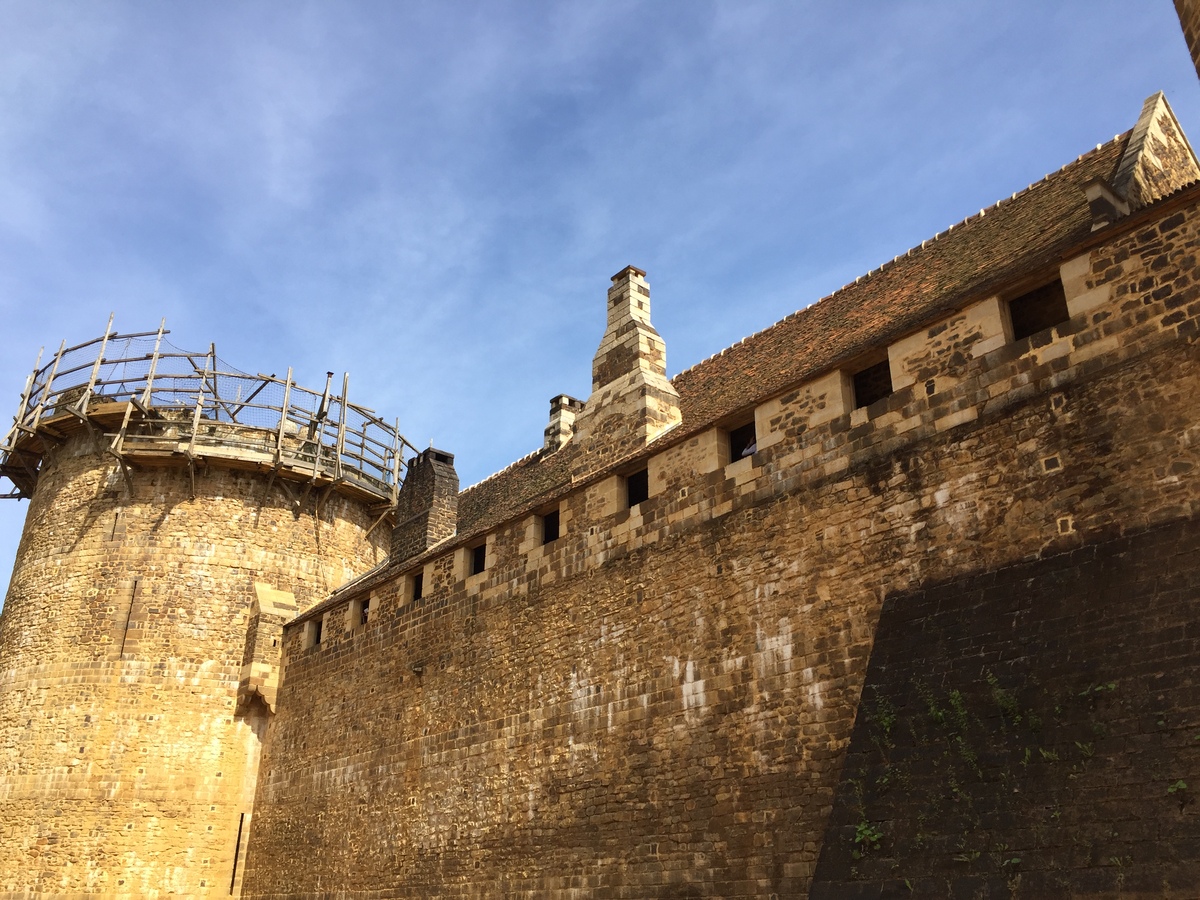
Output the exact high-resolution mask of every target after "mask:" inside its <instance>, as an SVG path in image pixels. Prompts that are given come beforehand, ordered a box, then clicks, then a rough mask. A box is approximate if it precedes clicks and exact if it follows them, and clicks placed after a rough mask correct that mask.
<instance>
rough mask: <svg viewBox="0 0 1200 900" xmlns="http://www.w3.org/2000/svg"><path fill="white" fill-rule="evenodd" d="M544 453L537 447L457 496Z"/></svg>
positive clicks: (543, 448)
mask: <svg viewBox="0 0 1200 900" xmlns="http://www.w3.org/2000/svg"><path fill="white" fill-rule="evenodd" d="M545 452H546V448H545V447H539V448H538V449H536V450H534V451H533V452H532V453H526V454H525V455H524V456H522V457H521V458H520V459H518V460H515V461H513V462H510V463H509V464H508V465H507V466H505V467H504V468H503V469H500V470H499V471H496V472H493V473H492V474H491V475H487V476H484V477H483V478H482V479H480V480H479V481H477V482H475V483H474V484H472V485H468V486H467V487H465V488H463V489H462V491H460V492H459V496H461V495H462V494H465V493H467V492H468V491H473V490H475V488H477V487H482V486H483V485H485V484H487V483H488V482H489V481H491V480H492V479H493V478H499V477H500V476H501V475H503V474H504V473H505V472H507V471H509V470H510V469H515V468H516V467H517V466H519V465H521V464H522V463H527V462H529V461H530V460H531V459H533V458H534V457H535V456H537V455H538V454H540V453H545Z"/></svg>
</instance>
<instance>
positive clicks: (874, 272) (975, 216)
mask: <svg viewBox="0 0 1200 900" xmlns="http://www.w3.org/2000/svg"><path fill="white" fill-rule="evenodd" d="M1131 131H1132V129H1131V130H1130V131H1126V132H1123V133H1122V134H1116V135H1113V138H1112V140H1110V141H1105V142H1103V143H1100V144H1097V145H1096V146H1095V147H1093V148H1092V149H1091V150H1088V151H1087V152H1086V153H1081V154H1080V155H1079V156H1077V157H1076V158H1075V159H1073V160H1072V161H1071V162H1068V163H1065V164H1064V165H1062V166H1060V167H1059V168H1058V169H1056V170H1054V171H1053V172H1048V173H1046V174H1045V175H1043V176H1042V177H1041V178H1039V179H1038V180H1037V181H1034V182H1032V183H1031V184H1029V185H1028V186H1027V187H1024V188H1022V189H1021V190H1019V191H1015V192H1013V193H1012V194H1011V195H1010V196H1008V197H1002V198H1000V199H999V200H997V201H996V202H995V203H993V204H992V205H991V206H985V207H984V208H983V209H981V210H979V212H977V213H972V214H971V215H969V216H967V217H966V218H965V219H962V220H960V221H958V222H954V223H953V224H951V225H950V226H949V227H947V228H946V229H944V230H942V231H939V232H938V233H937V234H935V235H934V236H933V237H931V238H926V239H925V240H923V241H921V243H920V244H919V245H916V246H913V247H910V248H909V249H908V250H906V251H905V252H904V253H899V254H897V255H896V256H893V257H892V258H891V260H889V261H887V262H884V263H882V264H880V265H879V266H878V267H877V268H874V269H870V270H868V271H867V272H866V274H864V275H859V276H858V277H857V278H855V279H854V280H853V281H849V282H846V284H843V285H842V286H841V287H839V288H837V289H836V290H834V291H832V292H830V293H828V294H826V295H825V296H824V297H821V298H819V299H817V300H814V301H813V302H812V303H810V304H808V305H807V306H802V307H800V308H799V309H797V310H795V311H794V312H790V313H788V314H787V315H786V316H784V317H783V318H782V319H779V320H778V321H776V322H772V323H771V324H770V325H767V326H766V327H764V328H760V329H759V330H758V331H755V332H752V333H751V334H748V335H746V336H745V337H743V338H742V339H741V340H739V341H736V342H735V343H733V344H730V345H729V346H727V347H724V348H723V349H721V350H719V351H717V352H716V353H713V354H712V355H710V356H707V357H705V358H704V359H702V360H700V361H699V362H696V363H693V364H692V365H690V366H688V367H687V368H686V369H683V370H681V371H679V372H678V373H676V374H675V376H674V377H673V378H672V379H671V381H672V383H673V382H674V381H675V379H676V378H680V377H682V376H684V375H687V374H689V373H690V372H692V371H693V370H695V369H698V368H700V367H701V366H703V365H704V364H705V363H708V362H711V361H712V360H714V359H718V358H719V357H722V356H724V355H725V354H726V353H727V352H728V351H730V350H732V349H734V348H735V347H739V346H741V345H742V344H744V343H746V342H747V341H749V340H752V339H754V338H756V337H758V336H759V335H761V334H765V333H766V332H768V331H770V330H771V329H772V328H775V327H777V326H779V325H782V324H784V323H785V322H790V321H792V320H793V319H795V318H796V317H797V316H799V315H801V314H802V313H806V312H807V311H808V310H810V309H813V308H814V307H816V306H818V305H819V304H821V303H825V302H826V301H828V300H832V299H833V298H835V297H838V296H840V295H841V294H843V293H844V292H845V291H847V290H849V289H850V288H852V287H854V286H855V285H858V284H860V283H861V282H864V281H867V280H868V279H870V278H872V277H875V276H878V275H880V274H882V273H883V271H884V269H890V268H891V267H892V266H894V265H896V264H897V263H898V262H899V261H900V260H902V259H908V258H909V257H911V256H913V255H914V254H917V253H920V252H921V251H922V250H925V249H928V247H929V246H930V245H931V244H933V243H934V241H938V240H941V239H943V238H945V237H946V236H947V235H949V234H950V233H951V232H952V231H954V230H955V229H956V228H957V229H960V230H961V229H962V228H963V227H965V226H967V225H969V224H971V223H972V222H977V221H979V220H980V219H982V218H985V217H986V216H987V214H988V213H989V212H991V211H993V210H996V209H999V208H1000V206H1001V205H1003V204H1010V203H1012V202H1014V201H1015V200H1017V199H1018V198H1019V197H1024V196H1025V195H1026V194H1028V193H1029V192H1030V191H1032V190H1033V189H1034V188H1036V187H1038V186H1039V185H1042V184H1045V183H1046V182H1048V181H1049V180H1050V179H1051V178H1052V177H1053V176H1055V175H1060V174H1062V173H1063V172H1065V171H1066V170H1067V169H1069V168H1070V167H1072V166H1077V165H1079V164H1080V163H1082V162H1083V161H1084V160H1085V159H1087V158H1088V157H1090V156H1093V155H1095V154H1097V153H1099V152H1101V151H1102V150H1104V149H1105V148H1106V147H1108V146H1111V145H1112V144H1115V143H1117V142H1118V141H1120V140H1122V139H1124V138H1127V137H1128V136H1129V135H1130V133H1131Z"/></svg>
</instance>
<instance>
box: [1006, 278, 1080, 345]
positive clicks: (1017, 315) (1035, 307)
mask: <svg viewBox="0 0 1200 900" xmlns="http://www.w3.org/2000/svg"><path fill="white" fill-rule="evenodd" d="M1008 314H1009V317H1010V318H1011V319H1012V327H1013V340H1014V341H1019V340H1021V339H1022V338H1027V337H1029V336H1030V335H1033V334H1037V333H1038V332H1039V331H1045V330H1046V329H1047V328H1053V327H1054V326H1055V325H1058V324H1060V323H1062V322H1065V321H1067V319H1069V318H1071V313H1070V310H1068V309H1067V295H1066V293H1065V292H1064V291H1063V286H1062V282H1061V281H1058V280H1055V281H1052V282H1050V283H1049V284H1044V285H1042V286H1041V287H1040V288H1035V289H1034V290H1032V291H1029V292H1028V293H1025V294H1022V295H1021V296H1020V297H1014V298H1013V299H1012V300H1009V301H1008Z"/></svg>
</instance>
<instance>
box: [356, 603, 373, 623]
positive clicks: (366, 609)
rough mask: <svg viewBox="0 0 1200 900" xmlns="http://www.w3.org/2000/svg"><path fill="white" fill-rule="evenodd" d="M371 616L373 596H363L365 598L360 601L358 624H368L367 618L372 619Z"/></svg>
mask: <svg viewBox="0 0 1200 900" xmlns="http://www.w3.org/2000/svg"><path fill="white" fill-rule="evenodd" d="M370 617H371V598H370V597H364V598H363V599H362V600H361V601H360V602H359V608H358V624H359V625H366V624H367V620H368V619H370Z"/></svg>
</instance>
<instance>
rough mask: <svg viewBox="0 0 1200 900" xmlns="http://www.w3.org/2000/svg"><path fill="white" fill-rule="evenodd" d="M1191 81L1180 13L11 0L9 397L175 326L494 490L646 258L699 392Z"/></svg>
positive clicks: (4, 215)
mask: <svg viewBox="0 0 1200 900" xmlns="http://www.w3.org/2000/svg"><path fill="white" fill-rule="evenodd" d="M1160 89H1161V90H1164V91H1166V92H1167V96H1168V99H1169V100H1170V102H1171V103H1172V105H1173V106H1174V108H1175V111H1176V113H1177V115H1178V116H1179V118H1180V120H1181V121H1182V123H1183V126H1184V128H1185V129H1186V130H1189V131H1190V132H1191V133H1192V135H1193V136H1194V137H1197V136H1200V83H1198V82H1197V78H1196V74H1195V70H1194V69H1193V67H1192V65H1191V62H1190V59H1189V58H1188V54H1187V50H1186V47H1185V45H1184V42H1183V38H1182V36H1181V34H1180V32H1179V27H1178V22H1177V20H1176V18H1175V13H1174V10H1173V8H1172V5H1171V3H1170V2H1168V0H1155V2H1153V3H1146V2H1144V0H1138V2H1135V0H1127V2H1100V0H1079V2H1066V3H1046V2H1044V0H1042V2H1015V0H1004V2H976V3H970V4H966V3H961V2H886V3H883V2H880V3H868V2H858V3H815V2H773V3H769V2H753V0H738V2H704V0H686V2H685V0H672V2H668V0H661V2H655V3H642V2H621V0H605V2H603V3H597V2H582V0H581V2H556V3H541V2H536V0H521V2H504V0H487V2H467V0H461V2H460V0H448V2H438V3H405V2H359V3H339V2H324V3H302V2H289V3H282V2H273V3H256V2H237V3H234V2H212V3H193V4H184V3H130V4H125V3H117V2H104V3H99V2H98V3H87V4H84V3H75V4H69V3H58V4H48V3H44V2H29V3H24V2H9V0H3V2H0V314H2V319H0V321H2V322H3V326H2V328H3V335H4V340H3V344H2V349H0V395H2V396H3V397H7V398H8V399H7V402H8V403H9V405H10V406H11V407H12V411H13V412H15V411H16V405H17V402H18V397H19V393H20V390H21V388H22V386H23V384H24V379H25V376H26V375H27V374H28V372H29V370H30V369H31V368H32V366H33V362H34V359H35V357H36V355H37V352H38V348H39V347H41V346H43V345H45V346H46V347H47V348H48V352H52V351H53V349H54V348H56V347H57V345H58V343H59V342H60V341H61V340H62V339H64V338H65V339H66V340H67V342H68V343H77V342H80V341H83V340H87V339H89V338H92V337H95V336H98V335H100V334H101V333H102V332H103V330H104V325H105V322H106V321H107V317H108V314H109V312H110V311H115V313H116V321H115V327H116V328H117V329H118V330H120V331H126V332H128V331H141V330H150V329H153V328H155V327H156V326H157V324H158V320H159V319H160V318H161V317H163V316H165V317H166V318H167V324H168V327H169V328H170V329H171V330H172V336H171V340H172V341H173V342H174V343H175V344H176V345H179V346H183V347H186V348H188V349H200V350H203V349H205V348H207V346H208V344H209V343H210V342H215V343H216V346H217V350H218V354H219V355H220V356H221V357H222V358H223V359H225V360H227V361H228V362H230V363H231V364H233V365H235V366H237V367H238V368H240V369H243V370H246V371H250V372H260V371H261V372H278V373H283V372H284V371H286V369H287V367H288V366H289V365H290V366H293V367H294V368H295V370H296V373H297V376H298V378H300V379H301V380H302V381H303V382H305V383H307V384H308V385H309V386H311V387H314V388H318V389H319V388H320V387H321V386H322V385H323V383H324V382H323V376H324V373H325V371H326V370H334V371H336V372H337V373H339V376H340V373H342V372H344V371H348V372H349V373H350V378H351V382H350V383H351V399H353V400H356V401H358V402H361V403H364V404H366V405H368V406H370V407H373V408H374V409H376V410H378V411H379V412H380V413H381V414H382V415H383V416H384V417H385V418H388V419H391V418H394V417H397V416H398V417H399V418H400V423H401V431H402V432H404V434H405V435H406V436H407V437H408V438H409V439H410V440H411V441H412V442H413V443H414V444H416V445H418V446H425V445H427V444H428V443H429V442H430V440H431V439H432V440H433V441H434V442H435V443H436V444H437V445H438V446H440V447H443V448H445V449H447V450H450V451H451V452H453V453H455V454H456V456H457V465H458V470H459V474H460V476H461V477H462V480H463V483H464V485H466V484H471V483H473V482H475V481H478V480H480V479H481V478H483V477H485V476H487V475H488V474H490V473H491V472H493V471H495V470H497V469H499V468H502V467H503V466H505V465H507V464H508V463H509V462H511V461H512V460H514V459H516V458H518V457H520V456H523V455H524V454H526V453H528V452H529V451H531V450H533V449H535V448H537V447H538V446H540V443H541V433H542V428H543V427H544V425H545V423H546V420H547V414H548V401H549V399H550V397H552V396H553V395H555V394H557V393H561V392H566V393H570V394H573V395H575V396H577V397H580V398H586V397H587V394H588V391H589V387H590V366H591V358H592V354H593V352H594V351H595V348H596V344H597V343H598V341H599V338H600V334H601V332H602V330H603V318H604V298H605V290H606V288H607V286H608V279H609V276H610V275H612V274H613V273H615V272H616V271H618V270H619V269H621V268H622V267H624V266H625V265H627V264H630V263H632V264H634V265H637V266H640V267H641V268H644V269H646V270H647V271H648V273H649V279H650V283H651V286H652V290H653V303H654V313H653V314H654V321H655V324H656V326H657V327H658V330H659V331H660V332H661V333H662V335H663V337H664V338H665V340H666V342H667V351H668V368H669V370H670V374H674V373H676V372H678V371H679V370H681V369H683V368H686V367H688V366H690V365H692V364H694V363H696V362H698V361H699V360H701V359H703V358H705V357H707V356H709V355H711V354H713V353H715V352H717V351H719V350H720V349H722V348H723V347H725V346H727V345H729V344H731V343H733V342H735V341H736V340H738V339H739V338H741V337H743V336H745V335H746V334H749V333H751V332H753V331H756V330H758V329H761V328H763V327H765V326H767V325H769V324H770V323H772V322H774V321H776V320H777V319H779V318H782V317H783V316H785V315H787V314H788V313H790V312H792V311H794V310H796V309H798V308H800V307H803V306H806V305H808V304H809V303H811V302H813V301H815V300H817V299H819V298H820V297H822V296H824V295H825V294H827V293H829V292H830V291H832V290H835V289H836V288H838V287H839V286H841V285H842V284H844V283H845V282H847V281H852V280H853V279H854V278H855V277H856V276H857V275H860V274H862V273H864V272H866V271H867V270H869V269H872V268H874V267H876V266H878V265H879V264H880V263H882V262H884V261H886V260H889V259H891V258H892V257H893V256H895V255H896V254H898V253H901V252H903V251H905V250H906V249H908V248H909V247H911V246H913V245H915V244H919V243H920V242H921V240H922V239H924V238H926V237H929V236H931V235H933V234H934V233H936V232H938V231H941V230H942V229H944V228H945V227H946V226H947V225H950V224H951V223H953V222H956V221H959V220H961V219H962V218H964V217H965V216H967V215H968V214H970V213H972V212H975V211H977V210H978V209H979V208H980V207H983V206H987V205H990V204H991V203H993V202H995V201H996V200H998V199H1000V198H1001V197H1005V196H1008V195H1009V194H1011V193H1013V192H1014V191H1016V190H1020V189H1021V188H1024V187H1025V186H1026V185H1028V184H1029V183H1030V182H1032V181H1036V180H1037V179H1039V178H1041V177H1042V176H1043V175H1044V174H1046V173H1047V172H1050V171H1053V170H1055V169H1057V168H1058V167H1059V166H1061V165H1063V164H1064V163H1067V162H1069V161H1070V160H1073V159H1074V158H1075V157H1076V156H1078V155H1079V154H1081V153H1083V152H1085V151H1087V150H1089V149H1090V148H1092V147H1093V146H1095V145H1096V144H1097V143H1100V142H1103V141H1106V140H1108V139H1109V138H1111V137H1112V136H1113V135H1114V134H1116V133H1118V132H1121V131H1124V130H1126V129H1127V128H1130V127H1131V126H1132V125H1133V123H1134V121H1135V119H1136V117H1137V114H1138V112H1139V110H1140V108H1141V103H1142V101H1143V99H1144V98H1145V97H1146V96H1148V95H1149V94H1151V93H1153V92H1154V91H1157V90H1160ZM3 415H5V416H7V415H9V413H3ZM25 509H26V504H25V503H23V502H21V503H18V502H16V501H5V502H2V503H0V590H2V589H3V586H4V585H6V584H7V578H8V573H9V570H10V567H11V561H12V557H13V554H14V553H15V550H16V545H17V541H18V538H19V534H20V528H21V523H22V520H23V517H24V513H25Z"/></svg>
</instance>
